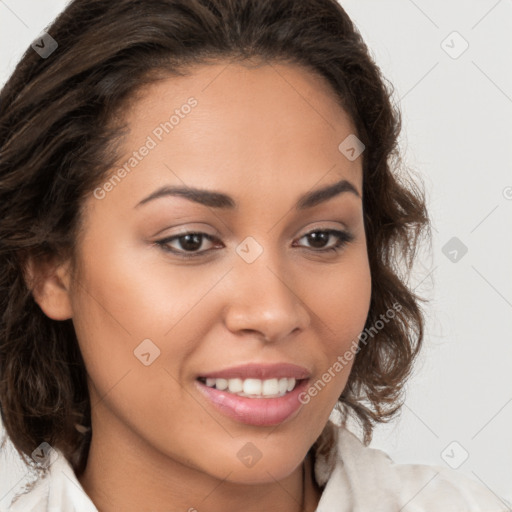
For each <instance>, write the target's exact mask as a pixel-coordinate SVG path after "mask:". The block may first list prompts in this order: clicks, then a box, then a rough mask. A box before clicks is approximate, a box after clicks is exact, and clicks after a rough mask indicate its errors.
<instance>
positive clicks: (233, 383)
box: [228, 379, 243, 393]
mask: <svg viewBox="0 0 512 512" xmlns="http://www.w3.org/2000/svg"><path fill="white" fill-rule="evenodd" d="M228 389H229V392H230V393H240V392H241V391H243V382H242V379H229V380H228Z"/></svg>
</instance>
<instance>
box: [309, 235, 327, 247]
mask: <svg viewBox="0 0 512 512" xmlns="http://www.w3.org/2000/svg"><path fill="white" fill-rule="evenodd" d="M308 236H309V243H310V244H311V245H312V246H313V247H323V245H324V244H325V242H326V241H327V240H328V239H329V233H323V232H318V233H311V234H310V235H308ZM319 241H320V244H319V245H318V242H319ZM322 242H323V243H322ZM315 244H317V245H315Z"/></svg>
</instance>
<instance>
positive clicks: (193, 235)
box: [155, 231, 218, 258]
mask: <svg viewBox="0 0 512 512" xmlns="http://www.w3.org/2000/svg"><path fill="white" fill-rule="evenodd" d="M204 240H208V241H209V242H213V241H215V240H218V239H217V238H216V237H214V236H212V235H209V234H207V233H200V232H192V231H190V232H188V233H182V234H180V235H174V236H171V237H168V238H164V239H162V240H157V241H156V242H155V244H157V245H158V246H160V247H161V248H162V249H163V250H164V251H167V252H172V253H174V254H177V255H179V256H182V257H184V258H191V257H196V256H200V255H201V254H203V253H205V252H208V251H209V250H210V249H207V250H203V251H198V249H200V248H201V247H203V242H204ZM174 242H177V243H176V245H177V246H178V249H176V248H172V246H171V244H172V243H174ZM187 253H189V254H187Z"/></svg>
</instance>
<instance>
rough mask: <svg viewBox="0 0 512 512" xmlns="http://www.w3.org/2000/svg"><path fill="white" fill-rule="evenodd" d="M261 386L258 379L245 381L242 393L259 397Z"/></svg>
mask: <svg viewBox="0 0 512 512" xmlns="http://www.w3.org/2000/svg"><path fill="white" fill-rule="evenodd" d="M262 384H263V383H262V382H261V380H259V379H245V380H244V393H245V394H246V395H261V388H262Z"/></svg>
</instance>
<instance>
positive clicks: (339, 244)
mask: <svg viewBox="0 0 512 512" xmlns="http://www.w3.org/2000/svg"><path fill="white" fill-rule="evenodd" d="M313 233H328V234H329V235H334V236H336V238H337V241H336V244H335V245H334V246H332V247H327V248H326V249H312V252H313V253H328V252H330V251H333V252H334V253H338V252H339V251H340V250H341V249H342V248H343V247H345V246H346V245H347V244H349V243H350V242H352V241H353V240H354V235H352V234H351V233H349V232H348V231H341V230H337V229H315V230H313V231H309V232H308V233H306V234H304V235H302V236H301V237H300V238H304V237H307V236H309V235H312V234H313ZM188 235H199V236H201V237H202V238H206V239H207V240H209V241H210V242H214V241H216V240H218V239H217V238H216V237H214V236H212V235H209V234H207V233H201V232H197V231H188V232H185V233H180V234H179V235H174V236H171V237H168V238H164V239H162V240H157V241H156V242H154V243H155V244H156V245H158V246H159V247H160V248H161V249H162V250H163V251H165V252H171V253H173V254H176V255H177V256H179V257H180V258H184V259H191V258H198V257H200V256H202V255H204V254H205V253H207V252H209V251H211V250H212V249H207V250H206V251H199V252H198V251H196V252H186V251H185V252H182V251H177V250H175V249H171V248H170V247H169V243H170V242H173V241H175V240H179V239H180V238H184V237H186V236H188ZM300 238H299V240H300ZM201 241H202V239H201ZM201 245H202V244H201ZM306 249H307V248H306Z"/></svg>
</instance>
